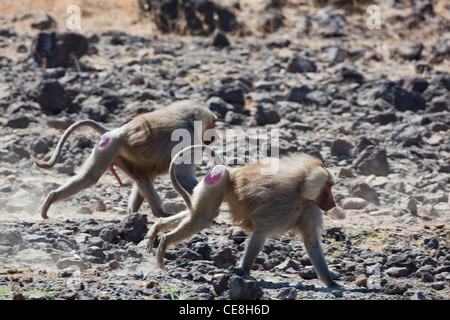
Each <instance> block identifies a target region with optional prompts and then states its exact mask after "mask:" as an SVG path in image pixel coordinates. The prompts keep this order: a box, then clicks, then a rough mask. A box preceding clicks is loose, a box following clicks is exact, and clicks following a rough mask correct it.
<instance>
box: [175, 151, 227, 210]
mask: <svg viewBox="0 0 450 320" xmlns="http://www.w3.org/2000/svg"><path fill="white" fill-rule="evenodd" d="M196 151H197V152H198V151H201V152H202V153H204V152H205V151H207V152H206V155H207V156H208V157H209V158H210V159H211V161H212V162H213V163H214V165H217V164H223V161H222V159H221V158H220V157H219V156H218V155H217V154H216V152H215V151H214V150H213V149H212V148H211V147H208V146H204V145H193V146H189V147H186V148H184V149H183V150H181V151H180V152H178V153H177V154H176V155H175V156H174V157H173V159H172V161H171V162H170V168H169V174H170V180H171V181H172V185H173V187H174V189H175V190H176V191H177V192H178V193H179V194H180V195H181V196H182V197H183V199H184V201H185V202H186V205H187V207H188V208H189V210H190V211H192V202H191V196H190V194H189V193H188V192H187V191H186V189H184V188H183V186H181V184H180V183H179V181H178V179H177V176H176V174H175V168H176V166H177V165H178V164H180V163H181V162H182V161H183V158H185V157H187V156H189V158H188V159H190V155H191V153H193V152H196Z"/></svg>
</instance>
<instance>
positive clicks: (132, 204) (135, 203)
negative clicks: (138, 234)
mask: <svg viewBox="0 0 450 320" xmlns="http://www.w3.org/2000/svg"><path fill="white" fill-rule="evenodd" d="M142 202H144V197H143V196H141V193H140V192H139V188H138V185H137V183H136V182H135V183H133V188H132V189H131V193H130V198H129V200H128V212H129V213H134V212H138V211H139V208H140V207H141V205H142Z"/></svg>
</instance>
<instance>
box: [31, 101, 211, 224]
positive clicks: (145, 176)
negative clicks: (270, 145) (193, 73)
mask: <svg viewBox="0 0 450 320" xmlns="http://www.w3.org/2000/svg"><path fill="white" fill-rule="evenodd" d="M214 119H215V116H214V114H213V113H212V112H211V111H210V110H209V109H208V108H207V107H205V106H203V105H201V104H199V103H197V102H194V101H190V100H184V101H179V102H175V103H173V104H171V105H169V106H167V107H164V108H161V109H159V110H157V111H154V112H150V113H146V114H143V115H139V116H137V117H136V118H134V119H133V120H131V121H130V122H129V123H127V124H125V125H123V126H122V127H120V128H117V129H114V130H111V131H110V130H108V129H106V128H104V127H102V126H101V125H99V124H98V123H96V122H95V121H92V120H85V121H80V122H77V123H75V124H74V125H72V126H71V127H70V128H69V129H67V130H66V132H65V133H64V135H63V137H62V138H61V140H60V142H59V143H58V146H57V149H56V151H55V153H54V155H53V156H52V158H51V159H50V160H49V161H47V162H44V161H41V160H38V159H35V158H33V159H34V161H35V162H36V164H37V165H38V166H39V167H42V168H45V169H49V168H51V167H53V165H54V164H55V163H56V161H57V160H58V158H59V155H60V153H61V150H62V146H63V144H64V142H65V141H66V139H67V138H68V136H69V135H70V133H71V132H73V131H74V130H75V129H77V128H78V127H81V126H90V127H92V128H94V129H95V130H96V131H97V132H99V133H101V134H103V136H104V137H106V138H105V141H106V140H108V139H109V140H108V141H110V142H109V143H105V146H101V147H100V146H99V145H98V144H97V145H96V146H95V147H94V149H93V151H92V153H91V155H90V157H89V159H88V160H87V161H86V162H85V164H84V165H83V167H82V168H81V170H80V172H79V173H78V174H77V175H76V176H75V177H73V178H72V179H71V180H70V181H69V182H67V183H66V184H65V185H63V186H61V187H60V188H58V189H57V190H55V191H52V192H51V193H50V194H49V195H48V196H47V198H46V200H45V201H44V204H43V205H42V206H41V208H40V211H41V215H42V217H43V218H47V210H48V209H49V207H50V205H51V204H52V203H53V202H56V201H61V200H64V199H66V198H68V197H70V196H73V195H74V194H76V193H78V192H79V191H81V190H83V189H86V188H88V187H90V186H92V185H93V184H94V183H96V182H97V181H98V179H99V178H100V176H101V175H102V174H103V173H104V172H105V171H106V170H107V169H108V168H109V167H110V166H111V165H115V166H117V167H119V168H120V169H121V170H122V171H123V172H124V173H125V174H127V175H128V176H129V177H130V178H132V179H133V180H134V186H133V191H132V192H131V195H130V201H129V205H128V207H129V210H130V212H136V211H138V209H139V207H140V205H141V203H142V201H143V200H144V199H145V200H147V201H148V202H149V204H150V207H151V209H152V211H153V213H154V214H155V215H156V216H164V215H166V213H165V212H164V210H163V208H162V202H161V199H160V198H159V195H158V194H157V192H156V190H155V188H154V187H153V180H154V179H155V178H156V177H158V176H160V175H161V174H165V173H167V171H168V169H169V165H170V161H171V155H172V149H173V148H174V147H175V146H177V145H178V144H179V143H180V141H172V133H173V132H174V131H175V130H177V129H184V130H186V132H187V133H189V136H190V138H191V141H183V143H188V144H194V143H195V142H201V141H202V140H201V138H202V137H203V133H204V131H205V130H207V129H209V128H212V127H213V123H214ZM195 121H201V128H200V129H201V130H198V131H201V132H194V122H195ZM194 134H197V135H199V137H197V138H198V139H194ZM178 179H180V180H182V182H183V183H184V186H185V188H187V189H188V190H189V191H190V192H191V191H192V190H193V188H194V187H195V185H196V184H197V180H196V179H195V164H193V165H184V166H182V170H180V172H179V174H178Z"/></svg>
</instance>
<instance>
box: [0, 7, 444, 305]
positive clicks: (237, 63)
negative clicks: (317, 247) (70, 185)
mask: <svg viewBox="0 0 450 320" xmlns="http://www.w3.org/2000/svg"><path fill="white" fill-rule="evenodd" d="M269 2H270V1H269ZM275 2H276V3H282V4H284V5H283V6H281V7H276V6H275V7H276V8H274V5H272V6H269V8H266V7H265V5H267V3H268V2H267V1H266V2H264V1H258V2H257V5H256V4H255V5H249V1H241V2H240V3H241V6H240V7H239V8H236V7H233V10H231V12H233V13H234V14H235V15H236V21H237V22H238V25H239V28H237V29H233V30H232V31H229V32H227V33H217V32H216V33H214V34H208V35H187V34H176V33H175V32H170V33H167V34H166V33H162V32H160V31H158V30H155V29H154V28H153V31H148V30H149V29H151V28H147V29H144V28H141V30H140V31H139V32H136V29H139V28H137V26H139V25H145V24H146V23H147V24H148V21H147V20H146V19H148V17H146V16H145V15H144V16H141V17H139V18H136V19H137V20H136V21H133V22H132V24H131V25H132V27H130V28H127V27H126V26H122V28H121V29H112V28H102V27H101V26H99V27H98V28H95V21H96V20H95V19H97V17H98V16H96V15H95V14H92V10H93V9H90V10H91V11H90V12H91V14H90V15H89V16H88V17H87V18H86V19H87V25H89V26H91V27H90V28H85V29H83V28H82V29H81V30H77V32H78V33H80V34H82V35H83V37H80V38H76V39H75V40H74V39H73V38H71V39H70V40H67V41H68V42H65V41H66V40H64V39H66V38H64V37H63V38H58V39H59V40H60V42H59V43H62V46H63V48H69V49H70V46H71V43H72V44H73V42H70V41H79V42H77V45H76V48H77V50H78V49H79V48H82V47H83V45H86V48H85V49H86V50H84V51H85V52H83V50H82V49H79V50H81V51H80V52H75V51H73V53H72V54H73V55H66V56H65V57H62V58H61V57H60V56H58V57H59V58H61V59H62V60H63V62H64V61H65V63H61V64H62V65H63V66H56V67H51V66H50V65H49V64H50V63H53V62H54V63H55V64H58V63H59V62H58V61H61V60H58V59H56V58H55V59H54V60H51V59H50V58H48V59H46V60H45V61H42V59H40V58H39V57H42V52H41V51H40V49H39V48H37V46H36V41H37V40H36V39H38V37H39V36H38V33H39V32H40V30H39V28H41V27H40V26H38V25H39V22H42V21H44V24H45V21H46V20H47V26H44V28H55V27H56V29H51V30H60V31H61V30H62V29H63V28H64V23H61V21H60V20H58V17H59V16H58V15H56V14H54V15H56V21H54V23H52V22H51V21H50V22H48V18H46V17H42V16H40V14H41V13H42V12H33V11H21V12H16V13H13V14H11V15H5V16H3V17H0V21H2V24H3V25H4V26H3V27H2V28H0V70H1V72H0V127H1V135H0V143H1V149H0V163H1V168H0V299H30V300H31V299H282V300H287V299H347V300H350V299H358V300H360V299H367V300H369V299H402V300H403V299H405V300H407V299H419V300H422V299H431V300H434V299H449V297H450V286H449V283H450V282H449V280H450V252H449V248H450V232H449V217H450V215H449V213H450V202H449V192H450V187H449V186H450V184H449V182H450V143H449V136H450V109H449V105H450V73H449V71H450V70H449V69H450V68H449V59H450V21H449V19H448V18H449V17H450V4H449V3H448V2H447V1H433V2H431V1H430V2H429V1H415V2H414V5H413V6H411V5H408V4H405V3H403V2H401V1H384V2H382V3H380V8H381V11H380V12H381V18H382V20H381V28H380V29H370V28H368V25H367V19H368V17H369V15H368V14H367V13H366V8H367V6H368V5H369V4H368V3H367V2H365V1H359V5H360V7H358V8H352V7H351V6H342V5H339V4H335V6H333V5H323V6H322V5H320V4H317V3H319V2H320V3H321V1H318V2H315V3H316V6H313V5H311V4H310V3H309V2H307V1H287V4H286V3H285V2H284V1H279V2H278V1H275ZM275 2H273V3H275ZM331 2H333V1H330V3H331ZM338 2H339V1H336V3H338ZM405 2H406V1H405ZM43 8H45V7H43ZM136 10H138V9H137V8H136ZM2 12H8V11H7V10H6V9H5V10H2ZM49 13H50V14H52V12H50V11H49ZM266 13H267V14H268V18H264V19H263V18H262V17H266ZM102 14H103V15H105V14H106V15H107V14H108V13H107V12H106V13H105V12H104V11H103V13H102ZM60 15H61V14H60ZM136 16H138V15H137V14H136ZM278 18H279V19H278ZM277 19H278V20H277ZM62 21H63V20H62ZM102 21H103V20H102ZM32 24H34V25H35V27H33V28H32V27H31V25H32ZM55 25H56V26H55ZM92 26H94V27H92ZM36 28H38V29H36ZM57 34H60V33H57ZM58 37H59V36H58ZM33 41H34V43H33ZM43 41H44V40H43ZM45 41H50V40H45ZM69 49H67V50H69ZM72 49H73V48H72ZM62 51H64V50H62ZM68 52H71V51H70V50H69V51H68ZM36 53H38V55H36ZM39 54H40V55H39ZM60 54H61V52H60ZM74 58H75V60H74ZM52 59H53V58H52ZM64 59H65V60H64ZM55 61H56V62H55ZM65 64H67V65H65ZM45 67H47V68H45ZM185 98H189V99H194V100H197V101H200V102H202V103H205V104H206V105H208V106H209V107H210V108H211V109H212V110H214V111H215V112H216V114H217V115H218V118H219V119H218V121H217V123H216V126H217V128H218V129H219V130H221V131H222V132H226V130H227V129H237V128H241V129H244V130H246V129H248V128H261V129H268V130H274V129H277V130H279V133H280V153H281V154H282V155H283V154H287V153H289V152H296V151H303V152H307V153H311V154H314V155H317V156H320V157H321V158H322V159H323V160H324V162H325V164H326V166H327V167H328V168H330V170H331V171H332V172H333V173H334V174H335V175H336V177H337V184H336V186H335V188H334V193H335V199H336V201H337V203H338V204H339V205H340V206H341V207H342V208H343V209H344V210H345V212H346V218H345V219H338V218H342V217H337V216H332V215H325V216H324V233H323V246H324V251H325V255H326V258H327V260H328V263H329V266H330V269H331V272H332V275H333V277H334V278H335V279H336V281H337V282H338V283H339V284H340V285H341V288H340V289H333V290H330V289H326V288H324V286H323V285H322V284H321V283H320V282H319V281H318V280H317V279H316V275H315V272H314V270H313V269H312V267H311V264H310V261H309V259H308V257H307V255H306V253H305V250H304V247H303V245H302V243H301V241H299V240H298V239H297V238H295V237H293V236H291V235H280V237H279V238H276V239H270V240H269V241H267V243H266V245H265V247H264V249H263V251H262V253H261V254H260V255H259V257H258V259H257V261H256V264H255V266H254V270H253V273H252V277H250V278H248V277H245V276H243V275H242V273H241V272H240V270H239V269H236V268H235V265H236V262H237V261H239V259H240V257H241V255H242V252H243V249H244V246H245V239H246V237H247V236H248V235H247V234H246V233H245V232H243V231H242V230H240V229H239V228H238V227H236V226H233V225H232V224H231V222H230V221H229V219H228V211H227V210H228V209H227V205H226V204H224V205H223V206H222V210H221V213H220V215H219V217H218V218H217V219H216V221H215V222H214V223H213V224H212V225H211V226H210V227H209V228H208V229H206V230H203V231H202V232H200V233H199V234H197V235H195V236H193V237H192V238H190V239H189V240H186V241H185V242H183V243H181V244H179V245H177V246H176V247H174V248H172V249H171V250H168V252H167V254H166V266H167V270H166V271H161V270H159V269H158V268H157V267H156V263H155V259H154V257H153V256H152V255H151V254H148V253H147V252H146V251H145V244H146V243H145V240H143V236H144V235H145V233H146V231H147V230H148V228H149V227H151V224H152V223H154V222H155V221H156V219H155V218H154V217H153V215H152V214H151V212H150V209H149V208H148V206H147V205H146V204H144V206H143V208H142V210H141V212H140V213H139V214H135V215H131V216H130V215H128V214H127V211H126V207H127V198H128V195H129V193H130V189H131V188H130V182H129V181H126V178H125V176H124V174H123V173H121V172H120V171H119V175H120V176H121V177H122V179H123V180H124V182H125V187H124V188H120V187H119V186H118V184H117V182H116V181H115V179H114V177H113V176H112V175H111V174H110V173H107V174H105V176H104V177H103V178H102V179H101V180H100V181H99V183H98V184H97V185H96V186H94V187H92V188H90V189H88V190H85V191H83V192H81V193H79V194H78V195H76V196H75V197H73V198H71V199H69V200H66V201H64V202H60V203H57V204H55V205H53V206H52V208H51V209H50V211H49V216H50V219H49V220H48V221H43V220H41V218H40V216H39V214H38V213H37V209H38V207H39V206H40V204H41V202H42V201H43V199H44V197H45V196H46V195H47V193H48V192H49V191H50V190H53V189H55V188H56V187H57V186H59V185H61V184H62V183H64V182H65V181H66V180H67V179H69V178H70V176H72V175H73V174H74V172H77V170H78V168H79V166H80V165H81V164H82V163H83V161H84V160H85V159H86V158H87V156H88V155H89V153H90V152H91V150H92V146H93V145H94V144H95V143H96V142H97V141H98V139H99V137H98V136H97V135H96V134H95V133H94V132H92V131H90V130H85V131H83V130H80V131H79V132H77V133H75V134H74V135H73V137H71V138H70V139H69V141H68V142H67V143H66V148H65V153H64V154H63V156H62V157H61V160H60V161H59V163H58V164H57V166H56V167H55V169H54V170H51V171H44V170H40V169H38V168H37V167H36V166H35V165H33V162H32V160H31V159H30V154H34V155H37V156H38V157H39V158H49V157H50V155H51V154H52V153H53V150H54V147H55V146H56V143H57V141H58V139H59V137H60V136H61V134H62V129H64V128H66V127H67V126H68V125H70V124H71V123H73V122H74V121H77V120H81V119H86V118H90V119H94V120H96V121H99V122H102V123H103V124H104V125H106V126H108V127H110V128H114V127H117V126H120V125H121V124H123V123H125V122H126V121H128V120H129V119H131V118H132V117H133V116H135V115H137V114H140V113H142V112H148V111H152V110H155V109H158V108H164V105H167V104H168V103H170V102H172V101H175V100H178V99H185ZM240 154H242V152H241V153H237V154H236V156H235V158H239V155H240ZM235 158H233V157H232V158H230V159H227V160H228V162H231V163H232V162H233V160H235ZM207 169H208V167H207V166H202V167H201V168H200V169H199V171H198V173H199V177H201V176H202V174H204V173H205V172H206V170H207ZM156 188H157V190H158V192H159V193H160V195H161V197H162V198H163V200H164V203H165V206H166V210H167V211H169V212H178V211H181V210H182V209H183V208H185V206H184V203H183V201H182V200H181V198H180V197H179V196H178V195H177V193H176V192H175V191H174V190H173V189H172V187H171V185H170V181H169V179H168V178H167V177H164V178H162V179H160V180H158V181H157V182H156ZM156 244H157V243H156Z"/></svg>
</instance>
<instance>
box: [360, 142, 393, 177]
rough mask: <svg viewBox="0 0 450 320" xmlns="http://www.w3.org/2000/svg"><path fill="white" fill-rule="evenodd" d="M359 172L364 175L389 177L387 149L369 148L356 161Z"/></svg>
mask: <svg viewBox="0 0 450 320" xmlns="http://www.w3.org/2000/svg"><path fill="white" fill-rule="evenodd" d="M355 166H356V168H357V170H358V171H359V172H360V173H361V174H364V175H371V174H374V175H376V176H387V175H388V174H389V172H390V169H389V163H388V161H387V155H386V150H385V149H380V148H377V147H374V146H368V147H367V148H366V149H364V151H363V152H362V153H361V154H360V155H359V157H358V158H357V159H356V161H355Z"/></svg>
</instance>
